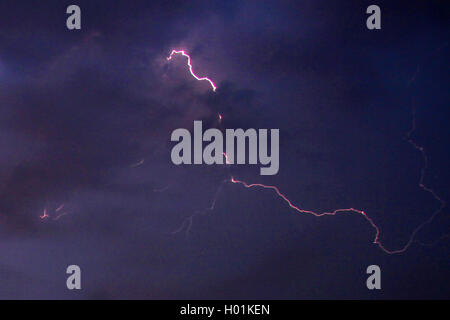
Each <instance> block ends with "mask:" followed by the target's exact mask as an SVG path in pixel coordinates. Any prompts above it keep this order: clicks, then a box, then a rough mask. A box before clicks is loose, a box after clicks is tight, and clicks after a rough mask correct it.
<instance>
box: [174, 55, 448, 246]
mask: <svg viewBox="0 0 450 320" xmlns="http://www.w3.org/2000/svg"><path fill="white" fill-rule="evenodd" d="M175 54H181V55H183V56H185V57H187V64H188V66H189V71H190V72H191V75H192V76H193V77H194V78H195V79H197V80H199V81H203V80H205V81H208V82H209V83H210V84H211V87H212V89H213V91H214V92H215V91H216V89H217V87H216V85H215V84H214V82H213V81H212V80H211V79H209V78H207V77H203V78H200V77H198V76H197V75H195V73H194V72H193V70H192V64H191V57H190V56H189V55H188V54H187V53H186V52H185V51H184V50H179V51H177V50H172V52H171V54H170V56H169V57H168V58H167V60H171V59H172V57H173V55H175ZM416 74H417V71H416ZM416 74H415V75H414V77H413V78H412V79H411V81H410V83H409V84H411V82H413V81H414V80H415V78H416ZM409 84H408V85H409ZM218 116H219V123H221V122H222V119H223V116H222V115H221V114H219V115H218ZM415 130H416V114H415V106H414V104H413V109H412V125H411V129H410V131H409V132H408V133H407V134H406V140H407V141H408V143H409V144H410V145H412V146H413V147H414V149H416V150H418V151H419V152H420V153H421V155H422V159H423V162H424V165H423V167H422V169H421V174H420V178H419V187H420V188H421V189H422V190H424V191H425V192H427V193H429V194H431V195H432V196H433V198H434V199H435V200H436V201H438V202H439V203H440V206H439V208H438V209H437V210H435V211H434V213H433V214H432V215H431V216H430V217H429V218H428V219H427V220H426V221H424V222H423V223H421V224H420V225H418V226H417V227H416V228H415V229H414V230H413V232H412V233H411V235H410V237H409V239H408V241H407V242H406V244H405V245H404V246H403V247H401V248H399V249H396V250H390V249H387V248H386V247H385V246H384V245H383V244H382V242H381V241H380V233H381V230H380V228H379V227H378V226H377V225H376V224H375V222H374V221H373V219H372V218H371V217H369V216H368V215H367V213H366V212H365V211H364V210H360V209H355V208H346V209H336V210H334V211H330V212H322V213H317V212H314V211H311V210H305V209H302V208H300V207H299V206H296V205H294V204H293V203H292V201H291V200H289V199H288V198H287V196H285V195H284V194H283V193H281V191H280V190H279V189H278V187H276V186H272V185H265V184H261V183H247V182H245V181H241V180H238V179H235V178H234V177H233V176H232V177H231V179H230V180H225V181H223V182H222V183H221V184H220V185H219V187H218V189H217V191H216V193H215V194H214V198H213V201H212V204H211V206H210V207H208V208H206V209H204V210H201V211H198V212H196V213H194V214H193V215H191V216H189V217H188V218H186V220H185V221H184V222H183V224H182V225H181V227H180V228H179V229H178V230H176V231H174V232H173V233H178V232H180V231H181V230H183V228H185V226H186V235H188V234H189V231H190V229H191V227H192V223H193V219H194V217H195V216H196V215H199V214H205V213H206V212H208V211H212V210H214V208H215V205H216V201H217V197H218V195H219V193H220V191H221V190H222V186H223V183H224V182H231V183H233V184H240V185H242V186H244V187H245V188H247V189H250V188H262V189H269V190H272V191H274V192H275V193H276V194H277V195H278V196H279V197H280V198H281V199H282V200H283V201H284V202H286V203H287V204H288V206H289V207H290V208H292V209H294V210H295V211H297V212H298V213H302V214H311V215H313V216H316V217H323V216H335V215H337V214H338V213H349V214H357V215H361V216H362V217H364V219H365V220H366V221H367V222H368V223H369V224H370V225H371V226H372V228H373V229H374V230H375V238H374V240H373V243H374V244H376V245H377V246H378V247H379V248H380V249H381V250H382V251H383V252H385V253H387V254H398V253H402V252H405V251H406V250H407V249H408V248H409V247H410V246H411V244H412V243H414V242H417V243H419V244H422V243H421V242H420V241H418V240H415V237H416V235H417V233H418V232H419V231H420V230H421V229H422V228H423V227H424V226H426V225H427V224H429V223H431V222H432V221H433V219H434V218H435V217H436V216H437V215H438V214H439V213H440V212H441V211H442V210H443V209H444V207H445V206H446V203H445V201H444V200H442V199H441V198H440V197H439V196H438V195H437V193H436V192H435V191H434V190H433V189H431V188H429V187H427V186H425V184H424V180H425V174H426V170H427V168H428V157H427V155H426V153H425V150H424V148H423V147H422V146H420V145H418V144H417V143H416V142H415V141H414V140H413V139H412V134H413V133H414V131H415ZM223 155H224V157H225V164H228V163H229V161H228V156H227V154H226V153H225V152H224V153H223ZM445 238H448V235H445V236H443V237H441V239H439V240H442V239H445Z"/></svg>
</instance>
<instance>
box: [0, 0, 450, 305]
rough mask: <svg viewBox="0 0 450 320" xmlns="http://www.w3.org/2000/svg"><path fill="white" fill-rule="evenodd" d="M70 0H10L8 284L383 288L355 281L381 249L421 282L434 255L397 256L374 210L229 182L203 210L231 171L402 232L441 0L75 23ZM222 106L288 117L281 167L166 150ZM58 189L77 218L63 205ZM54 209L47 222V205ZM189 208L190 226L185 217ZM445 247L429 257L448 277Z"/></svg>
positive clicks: (1, 95)
mask: <svg viewBox="0 0 450 320" xmlns="http://www.w3.org/2000/svg"><path fill="white" fill-rule="evenodd" d="M68 4H71V3H69V2H67V3H64V1H58V2H56V1H55V3H52V2H46V4H42V5H41V6H39V8H35V7H34V6H31V5H29V4H25V3H21V4H17V3H16V2H13V1H2V4H0V12H1V13H2V14H4V13H8V14H7V15H6V16H5V17H4V18H3V19H0V39H1V41H0V67H1V68H2V69H1V70H0V105H1V109H0V148H1V149H0V179H1V183H0V213H1V216H2V222H4V223H2V225H1V230H2V236H1V237H2V241H1V244H0V250H1V252H2V256H3V257H5V259H4V260H3V262H2V263H1V264H0V277H2V278H7V279H9V280H8V282H7V284H6V285H5V286H2V288H0V296H1V297H28V298H29V297H31V298H33V297H43V298H49V297H68V298H76V297H86V298H233V297H234V298H253V299H255V298H256V299H257V298H298V297H359V298H361V297H371V296H369V294H368V293H367V291H366V290H365V288H364V287H363V286H361V285H360V284H361V283H364V281H365V279H363V277H364V270H363V269H364V266H366V265H368V264H370V263H373V261H376V262H377V263H380V264H383V263H384V264H385V266H386V269H387V270H393V269H399V270H401V268H403V266H405V265H407V266H410V267H409V269H407V272H405V273H402V274H403V275H400V276H399V275H398V274H394V273H393V272H392V271H390V272H392V273H389V274H388V275H387V276H386V277H387V278H388V279H390V280H392V281H391V282H390V284H389V283H387V284H386V285H387V288H389V286H390V288H394V289H392V291H388V292H389V293H387V295H388V296H395V297H407V296H409V295H411V294H412V293H411V292H410V290H409V291H408V290H407V291H405V289H404V288H403V287H402V288H399V289H398V291H395V287H396V286H400V287H401V285H399V284H398V282H395V281H394V280H395V279H396V277H399V278H400V280H399V281H403V282H404V283H407V282H408V279H407V275H411V274H414V272H415V271H417V270H419V271H420V272H421V273H425V274H426V273H427V272H425V271H430V269H431V267H429V265H426V264H420V263H419V262H418V260H419V259H417V257H418V256H419V255H420V254H421V251H420V250H418V249H416V248H415V247H414V248H413V249H414V251H412V253H410V255H409V256H408V255H406V257H403V258H399V260H395V261H397V262H393V260H389V258H387V257H385V256H384V255H382V254H381V253H380V252H379V251H378V250H377V248H376V247H375V246H373V245H372V243H371V241H372V240H373V236H374V234H373V232H374V230H373V229H372V228H371V227H370V226H369V225H367V224H366V223H365V221H363V219H359V218H357V217H354V216H349V217H340V218H337V217H335V218H334V217H330V218H329V219H328V218H324V219H317V218H314V217H310V216H301V217H300V216H299V215H298V214H294V213H293V212H292V211H290V210H289V209H288V208H287V206H286V205H285V203H283V202H282V201H280V199H279V198H278V197H276V196H275V195H274V194H273V193H271V192H270V191H263V190H243V189H242V188H241V187H240V186H234V185H230V184H224V185H223V190H222V192H220V193H219V194H218V196H217V202H216V207H215V210H214V211H206V212H205V211H202V209H204V208H207V207H209V206H210V205H211V202H212V200H213V197H214V195H215V194H216V190H217V188H218V186H219V184H220V182H221V181H223V180H224V179H227V178H229V176H230V174H236V175H238V176H239V177H242V178H243V179H244V178H245V179H248V180H249V181H250V182H263V183H268V184H276V185H277V186H279V187H280V189H281V190H283V192H285V193H286V194H287V195H288V196H289V197H290V198H292V199H293V201H295V202H296V203H300V204H301V205H302V206H304V207H305V208H308V209H311V208H313V209H317V210H318V211H320V210H330V209H335V208H337V207H347V206H354V207H358V208H359V207H361V208H365V209H366V210H367V211H368V212H371V214H373V215H374V216H375V218H376V221H377V222H379V223H380V225H382V229H383V234H382V237H383V239H386V240H387V241H389V246H392V247H396V246H399V245H401V244H402V243H403V242H404V240H405V239H406V238H407V236H408V235H409V233H410V232H411V230H412V229H413V228H414V227H415V226H416V225H417V223H419V222H421V221H423V218H424V217H427V215H428V214H429V213H430V212H431V211H432V209H433V208H434V207H435V206H436V203H435V202H434V201H433V199H431V198H430V197H428V196H427V195H426V194H425V195H424V194H423V192H421V191H420V190H418V188H417V181H418V179H417V178H418V177H417V173H418V172H419V170H420V165H421V163H420V160H421V159H420V157H419V156H418V155H417V154H415V153H414V151H413V150H411V148H410V146H408V144H407V143H405V141H404V140H402V138H403V137H404V134H405V132H407V131H408V130H409V128H410V124H411V118H410V115H411V114H410V107H411V106H410V101H411V94H412V93H411V91H412V90H415V91H417V92H421V93H420V94H417V100H418V102H419V103H420V105H422V106H427V108H424V109H421V110H422V111H421V113H420V116H423V117H425V118H426V119H428V121H423V122H421V123H420V125H421V126H425V127H427V128H428V129H430V127H432V126H433V124H434V123H435V122H434V120H435V119H434V114H435V113H437V114H441V112H442V110H443V109H444V107H443V106H444V102H445V101H446V100H445V96H444V95H441V94H439V88H440V86H439V85H437V84H433V83H432V80H427V79H441V78H443V74H442V71H440V68H439V64H443V63H445V58H443V57H444V56H445V53H448V47H445V46H443V47H442V45H443V37H442V36H441V35H440V34H438V33H436V32H434V33H433V31H436V30H440V28H441V27H442V23H441V20H440V19H439V17H440V14H439V13H438V12H435V11H434V10H432V9H429V10H428V11H427V10H425V12H426V18H421V19H419V20H418V21H416V20H414V19H413V18H411V17H410V16H408V13H403V15H402V10H403V8H395V7H389V6H388V5H387V4H382V6H385V7H386V8H387V11H388V12H387V13H386V17H391V18H392V19H387V21H386V28H387V31H386V32H383V33H382V34H373V35H372V36H370V35H369V34H368V33H367V30H365V29H364V19H362V18H361V14H360V12H364V9H365V8H364V6H365V4H364V3H360V2H349V3H346V4H341V2H338V1H336V2H330V3H328V4H319V3H317V2H315V1H303V2H301V1H293V2H290V1H287V2H283V3H278V2H269V3H262V2H261V1H257V2H250V1H249V2H245V3H243V2H240V1H239V2H238V1H224V2H217V1H208V2H203V1H200V2H191V1H190V2H186V1H179V2H168V1H134V2H133V4H132V5H131V4H130V3H129V2H126V1H80V2H79V3H78V4H79V5H80V6H81V8H82V15H83V27H82V30H81V32H68V31H67V30H65V27H64V26H65V15H64V12H65V7H66V5H68ZM389 8H390V9H391V10H389ZM417 8H419V9H421V10H424V8H423V5H417V6H416V9H417ZM411 10H413V9H411ZM391 11H392V12H395V14H394V13H389V12H391ZM396 15H400V17H402V19H404V20H405V19H406V20H407V21H410V24H407V23H405V22H404V21H403V20H402V19H399V21H400V22H398V23H395V21H396V20H395V19H394V18H393V17H394V16H396ZM433 18H438V19H437V22H436V23H435V24H433V23H430V21H432V20H433ZM411 19H412V20H414V21H412V20H411ZM413 22H417V26H415V27H414V30H413V31H414V32H411V31H409V30H408V26H409V25H413V26H414V24H413ZM390 24H392V28H389V25H390ZM424 26H426V27H427V28H424ZM425 29H426V30H429V32H430V33H427V32H425V31H423V30H425ZM393 30H397V32H394V31H393ZM430 34H432V35H433V36H430ZM436 34H437V35H436ZM416 35H417V36H416ZM414 39H419V40H418V42H420V44H416V43H414ZM411 42H412V44H411ZM405 47H407V48H408V49H405ZM421 47H428V48H429V50H428V48H427V49H423V48H422V49H421ZM439 47H441V51H440V52H438V53H436V54H435V53H434V52H435V51H436V50H435V48H439ZM173 48H177V49H186V50H188V51H189V53H190V54H191V55H192V56H193V63H194V69H195V71H196V73H197V74H199V75H207V76H209V77H211V78H212V79H213V80H214V81H215V82H216V84H218V86H219V88H218V91H217V93H215V94H213V93H212V92H211V90H210V88H209V87H208V85H207V84H205V83H199V82H197V81H195V80H194V79H192V77H191V76H190V75H189V73H188V72H187V70H186V65H185V63H186V61H185V60H184V58H182V57H177V58H176V59H174V60H173V61H171V62H170V63H168V62H167V61H166V59H165V58H166V57H167V55H168V54H169V53H170V50H171V49H173ZM408 50H410V51H408ZM411 52H414V54H412V53H411ZM430 52H433V53H430ZM406 56H407V57H409V58H408V59H405V57H406ZM430 57H432V59H434V60H435V61H436V62H435V63H434V64H433V63H431V64H430V63H429V60H431V58H430ZM418 64H419V65H421V69H420V70H421V73H420V74H419V76H418V77H417V79H416V80H415V82H414V83H413V84H412V85H411V86H410V87H408V82H409V81H410V80H411V78H413V76H414V74H415V73H416V70H417V65H418ZM422 87H424V88H426V89H424V90H420V89H421V88H422ZM424 92H430V93H432V94H427V93H424ZM447 98H448V97H447ZM430 110H432V111H430ZM217 113H221V114H223V117H224V122H223V126H224V127H227V128H236V127H243V128H248V127H254V128H280V129H281V144H282V146H281V149H282V151H281V154H280V156H281V169H280V173H279V175H277V176H275V177H271V178H270V179H263V178H262V177H260V176H259V175H258V174H257V173H255V172H256V171H255V170H253V168H249V167H247V166H243V167H240V168H232V169H226V168H223V167H204V166H199V167H196V166H191V167H186V166H185V167H176V166H174V165H172V163H171V162H170V148H171V143H170V142H169V137H170V133H171V132H172V130H174V129H176V128H180V127H185V128H191V127H192V122H193V121H194V120H200V119H201V120H203V121H204V125H205V127H207V126H217V125H218V123H217ZM418 125H419V123H418ZM421 130H422V131H420V134H421V135H423V134H425V130H424V129H421ZM435 130H436V131H434V132H433V134H430V135H432V136H433V137H439V139H440V140H442V141H443V142H442V141H441V142H440V143H437V142H436V143H435V144H433V148H432V150H431V151H432V152H434V154H438V155H439V159H440V160H438V161H440V163H441V164H444V166H443V167H445V163H446V162H445V159H447V158H448V155H446V153H445V152H443V151H442V149H439V148H440V147H441V146H442V144H444V142H445V139H444V138H443V136H444V135H442V132H444V131H445V130H444V125H442V127H438V128H435ZM429 140H433V138H430V139H427V141H429ZM441 174H442V175H443V176H444V177H445V173H442V172H441ZM436 184H440V185H441V186H443V187H444V188H441V190H446V189H445V183H442V180H440V179H439V181H436ZM61 204H64V205H65V207H64V210H65V211H64V212H67V215H65V216H63V217H61V218H60V219H59V220H56V221H55V220H53V218H55V217H57V215H56V212H55V211H56V208H58V207H59V206H60V205H61ZM44 208H47V209H48V213H49V214H50V216H51V219H48V220H46V221H41V220H40V219H39V215H41V214H42V212H43V209H44ZM196 212H197V213H198V212H201V213H204V214H197V215H195V217H194V220H193V224H192V226H191V228H190V232H189V234H188V236H186V233H185V231H186V229H181V231H180V232H179V233H175V234H174V233H173V231H175V230H177V229H179V227H180V226H182V225H183V221H188V220H185V219H186V218H188V217H190V216H192V215H193V214H194V213H196ZM184 223H185V224H184V225H183V226H186V222H184ZM7 231H9V232H7ZM440 234H441V233H439V234H438V232H432V234H431V236H430V238H431V239H435V238H436V236H439V235H440ZM7 235H8V236H7ZM444 249H445V248H442V247H438V249H435V250H436V251H433V256H432V257H430V261H434V265H435V266H437V267H436V268H437V269H438V273H439V272H440V273H439V274H441V275H442V277H445V276H446V273H444V272H443V271H442V270H443V269H444V268H443V263H442V260H443V259H442V256H443V254H442V252H440V251H439V250H442V251H444ZM400 259H401V260H400ZM73 263H75V264H79V265H80V266H81V267H82V269H83V274H85V277H86V278H84V280H83V281H84V283H85V291H84V292H83V293H82V294H81V295H80V296H74V295H73V294H72V293H70V292H68V291H67V290H66V289H65V287H64V283H65V278H64V277H65V273H64V271H65V268H66V267H67V265H69V264H73ZM430 265H433V264H430ZM439 270H440V271H439ZM388 272H389V271H388ZM355 274H357V275H359V276H355ZM405 274H406V275H405ZM360 278H361V279H360ZM317 279H318V280H317ZM428 282H429V281H428V279H426V278H423V279H422V280H420V281H418V283H417V284H414V286H415V288H419V287H420V286H423V285H424V284H427V283H428ZM342 288H347V289H346V290H343V289H342ZM388 290H389V289H388ZM438 294H439V291H438V288H435V287H432V286H431V285H430V287H429V293H428V295H429V296H433V295H438ZM444 294H445V293H444ZM417 296H420V292H419V293H417Z"/></svg>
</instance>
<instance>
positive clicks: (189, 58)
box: [167, 50, 217, 92]
mask: <svg viewBox="0 0 450 320" xmlns="http://www.w3.org/2000/svg"><path fill="white" fill-rule="evenodd" d="M175 54H181V55H182V56H184V57H186V58H187V65H188V67H189V72H190V73H191V75H192V76H193V77H194V78H195V79H197V80H198V81H208V82H209V84H210V85H211V87H212V90H213V91H214V92H215V91H216V89H217V86H216V85H215V84H214V82H213V81H212V80H211V79H209V78H207V77H199V76H197V75H196V74H195V73H194V71H193V70H192V63H191V57H190V56H189V55H188V54H187V53H186V52H185V51H184V50H172V52H171V53H170V56H169V57H167V61H170V60H172V58H173V56H174V55H175Z"/></svg>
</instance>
